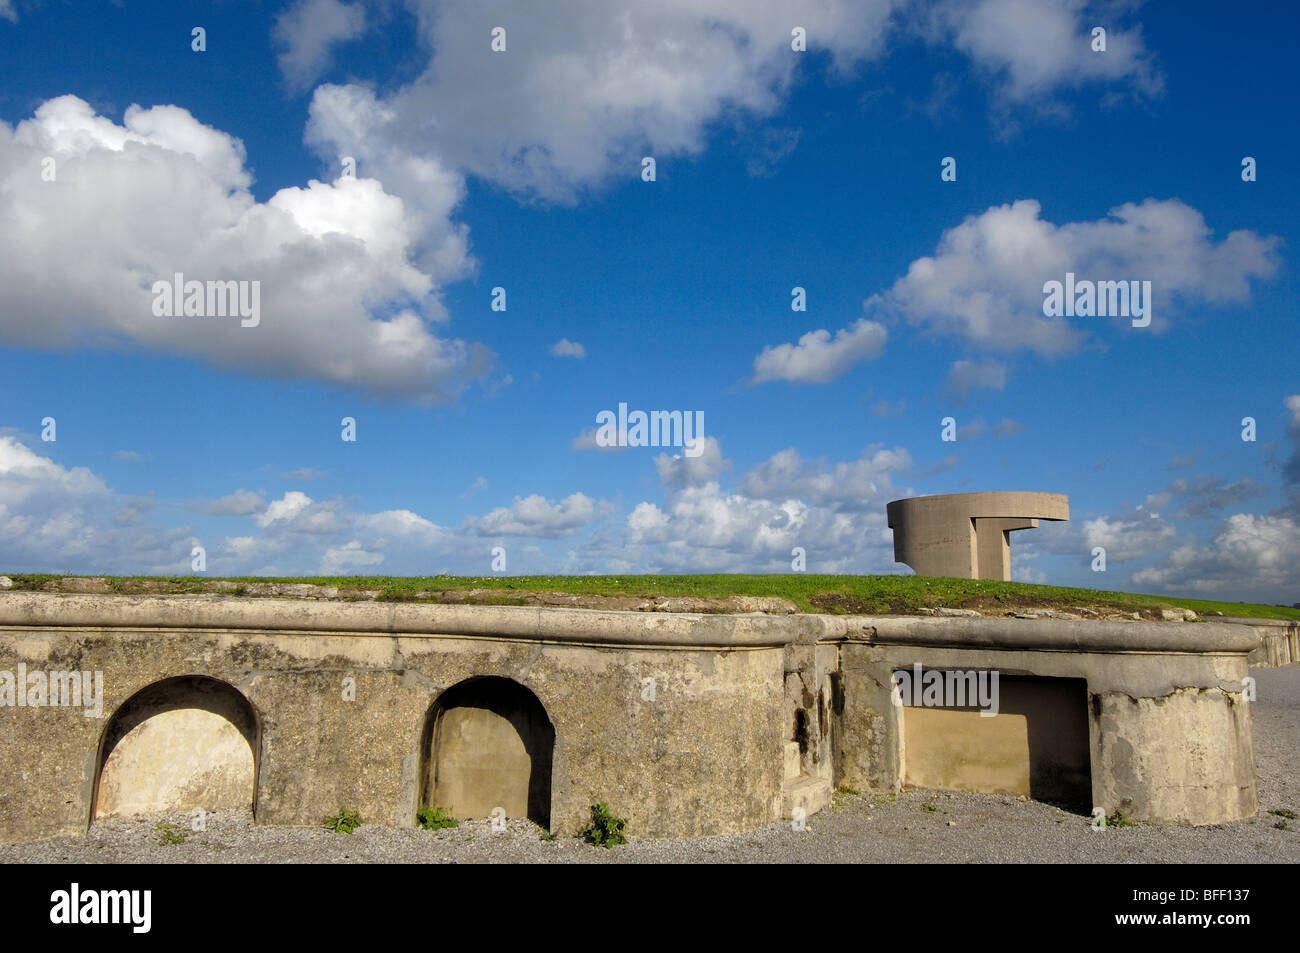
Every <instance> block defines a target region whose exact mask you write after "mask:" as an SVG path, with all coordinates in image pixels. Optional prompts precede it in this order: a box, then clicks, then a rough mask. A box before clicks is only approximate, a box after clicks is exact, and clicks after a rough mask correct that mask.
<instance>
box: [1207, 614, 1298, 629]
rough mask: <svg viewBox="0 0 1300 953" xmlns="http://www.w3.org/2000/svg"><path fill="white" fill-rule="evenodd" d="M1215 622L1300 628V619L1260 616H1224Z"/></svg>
mask: <svg viewBox="0 0 1300 953" xmlns="http://www.w3.org/2000/svg"><path fill="white" fill-rule="evenodd" d="M1214 621H1215V622H1230V623H1232V624H1233V625H1276V626H1283V627H1285V626H1300V619H1264V618H1260V617H1258V616H1224V617H1223V618H1222V619H1215V620H1214Z"/></svg>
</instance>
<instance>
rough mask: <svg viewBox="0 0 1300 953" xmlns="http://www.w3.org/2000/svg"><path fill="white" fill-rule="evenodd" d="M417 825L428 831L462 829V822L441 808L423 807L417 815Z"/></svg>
mask: <svg viewBox="0 0 1300 953" xmlns="http://www.w3.org/2000/svg"><path fill="white" fill-rule="evenodd" d="M415 820H416V823H417V824H419V825H420V827H421V828H423V829H424V830H426V831H436V830H440V829H442V828H444V827H460V821H458V820H456V818H454V817H452V816H451V815H450V814H448V813H447V812H446V811H444V810H443V809H442V808H440V807H428V806H426V807H422V808H420V809H419V810H418V811H416V813H415Z"/></svg>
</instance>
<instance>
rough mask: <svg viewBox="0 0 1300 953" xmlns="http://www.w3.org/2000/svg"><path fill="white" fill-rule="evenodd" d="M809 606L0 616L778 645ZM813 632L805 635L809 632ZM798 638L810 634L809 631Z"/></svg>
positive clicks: (63, 610) (23, 620)
mask: <svg viewBox="0 0 1300 953" xmlns="http://www.w3.org/2000/svg"><path fill="white" fill-rule="evenodd" d="M816 618H817V617H815V616H805V617H797V616H784V617H782V616H765V615H757V614H756V615H703V614H688V613H673V614H667V613H646V612H630V611H610V610H603V609H559V608H536V607H533V606H464V605H440V604H432V605H407V604H403V603H372V602H347V603H315V602H302V601H299V600H293V599H266V598H253V599H247V598H239V597H231V596H204V595H195V596H177V595H166V596H126V595H123V596H85V595H64V594H60V593H43V592H11V593H6V594H4V595H0V626H41V627H50V626H54V627H66V628H104V627H109V628H124V629H264V630H268V631H277V632H312V633H320V634H331V633H339V634H349V635H390V636H407V635H410V636H422V635H429V636H438V635H441V636H489V637H491V636H495V637H500V638H520V639H541V640H553V641H558V642H575V643H593V642H595V643H609V644H612V645H638V644H639V645H665V646H683V647H688V648H696V647H698V648H709V647H715V648H744V647H775V646H780V645H785V644H786V643H788V642H791V641H794V640H796V639H799V636H800V633H804V632H806V630H808V629H809V620H811V621H812V623H813V625H812V628H813V629H815V628H816V625H815V620H816ZM815 638H816V634H812V635H811V639H813V640H815ZM802 640H803V641H808V640H810V638H809V635H807V634H805V635H804V638H803V639H802Z"/></svg>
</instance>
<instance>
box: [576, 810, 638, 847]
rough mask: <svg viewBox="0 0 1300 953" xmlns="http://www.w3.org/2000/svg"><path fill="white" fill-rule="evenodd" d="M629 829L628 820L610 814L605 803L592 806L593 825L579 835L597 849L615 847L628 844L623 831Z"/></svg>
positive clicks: (589, 825) (585, 828)
mask: <svg viewBox="0 0 1300 953" xmlns="http://www.w3.org/2000/svg"><path fill="white" fill-rule="evenodd" d="M626 828H627V818H625V817H615V816H614V815H613V814H611V813H610V812H609V805H608V804H606V803H605V802H604V801H601V802H600V803H599V804H593V805H592V806H591V823H590V824H588V825H587V826H586V827H584V828H583V829H582V830H581V831H579V832H578V833H579V835H580V836H581V837H582V839H583V840H585V841H586V842H587V843H588V844H594V845H596V846H597V847H613V846H614V845H615V844H626V843H627V838H626V837H624V836H623V831H624V830H625V829H626Z"/></svg>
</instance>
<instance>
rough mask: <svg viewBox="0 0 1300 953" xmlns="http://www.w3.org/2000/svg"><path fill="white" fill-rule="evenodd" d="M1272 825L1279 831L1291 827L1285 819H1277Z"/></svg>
mask: <svg viewBox="0 0 1300 953" xmlns="http://www.w3.org/2000/svg"><path fill="white" fill-rule="evenodd" d="M1273 826H1274V827H1275V828H1277V829H1278V830H1279V831H1289V830H1290V829H1291V825H1290V824H1288V823H1287V822H1286V821H1278V822H1277V823H1276V824H1274V825H1273Z"/></svg>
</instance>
